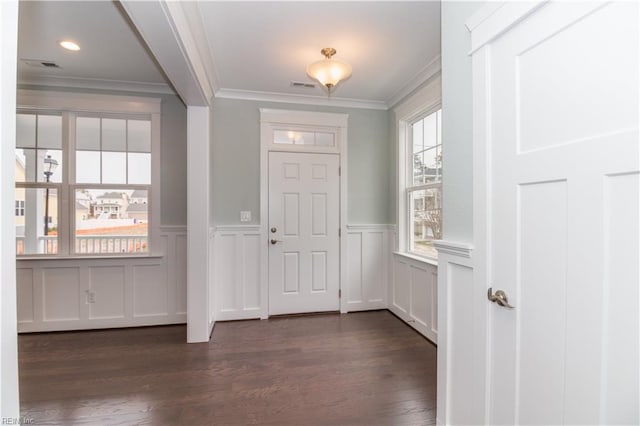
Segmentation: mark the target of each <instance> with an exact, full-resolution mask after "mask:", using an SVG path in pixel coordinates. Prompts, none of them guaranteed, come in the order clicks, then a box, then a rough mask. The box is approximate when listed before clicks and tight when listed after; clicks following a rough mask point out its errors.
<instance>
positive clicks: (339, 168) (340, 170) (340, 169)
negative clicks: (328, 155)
mask: <svg viewBox="0 0 640 426" xmlns="http://www.w3.org/2000/svg"><path fill="white" fill-rule="evenodd" d="M338 176H342V167H338Z"/></svg>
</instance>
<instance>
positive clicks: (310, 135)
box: [273, 130, 336, 146]
mask: <svg viewBox="0 0 640 426" xmlns="http://www.w3.org/2000/svg"><path fill="white" fill-rule="evenodd" d="M273 143H275V144H280V145H315V146H335V144H336V143H335V135H334V134H333V133H329V132H308V131H296V130H274V131H273Z"/></svg>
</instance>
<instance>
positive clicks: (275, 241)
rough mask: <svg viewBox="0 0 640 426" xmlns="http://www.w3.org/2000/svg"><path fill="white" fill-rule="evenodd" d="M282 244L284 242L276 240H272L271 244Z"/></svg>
mask: <svg viewBox="0 0 640 426" xmlns="http://www.w3.org/2000/svg"><path fill="white" fill-rule="evenodd" d="M281 242H282V240H274V239H272V240H271V244H276V243H281Z"/></svg>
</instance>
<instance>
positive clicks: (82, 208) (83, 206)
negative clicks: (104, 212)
mask: <svg viewBox="0 0 640 426" xmlns="http://www.w3.org/2000/svg"><path fill="white" fill-rule="evenodd" d="M103 205H104V204H103ZM76 210H89V207H88V206H85V205H84V204H82V203H79V202H77V201H76Z"/></svg>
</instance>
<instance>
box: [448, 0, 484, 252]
mask: <svg viewBox="0 0 640 426" xmlns="http://www.w3.org/2000/svg"><path fill="white" fill-rule="evenodd" d="M483 5H484V2H451V1H444V2H442V6H441V13H442V152H443V158H444V167H443V182H442V185H443V189H442V191H443V214H442V215H443V218H444V222H443V239H445V240H449V241H460V242H472V241H473V133H472V132H473V117H472V110H471V101H472V92H471V58H470V57H469V56H468V53H469V50H470V48H471V37H470V34H469V32H468V31H467V28H466V27H465V21H466V20H467V19H468V18H469V17H470V16H471V15H472V14H473V13H474V12H475V11H476V10H478V9H479V8H480V7H481V6H483Z"/></svg>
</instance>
